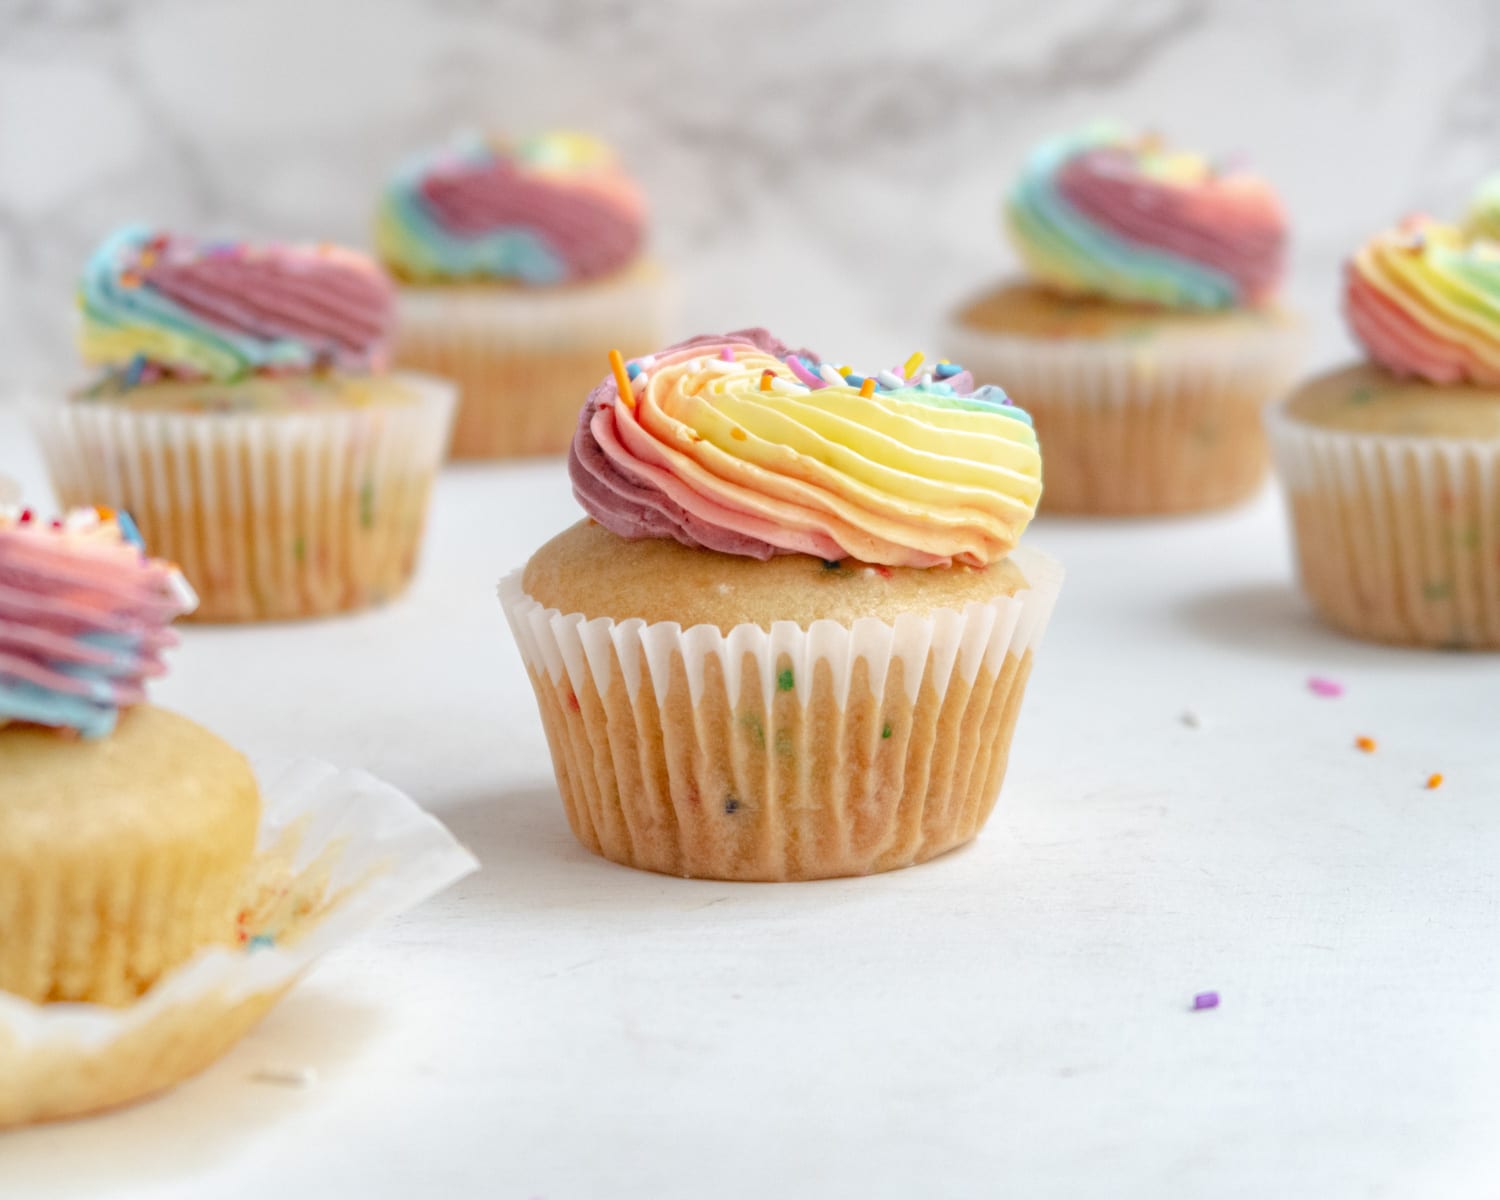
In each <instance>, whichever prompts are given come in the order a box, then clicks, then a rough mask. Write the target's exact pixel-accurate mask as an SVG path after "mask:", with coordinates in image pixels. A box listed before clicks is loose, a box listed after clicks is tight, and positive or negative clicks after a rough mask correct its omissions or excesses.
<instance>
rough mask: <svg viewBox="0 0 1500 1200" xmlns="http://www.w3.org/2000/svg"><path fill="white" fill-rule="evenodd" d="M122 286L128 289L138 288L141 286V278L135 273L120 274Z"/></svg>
mask: <svg viewBox="0 0 1500 1200" xmlns="http://www.w3.org/2000/svg"><path fill="white" fill-rule="evenodd" d="M120 286H121V287H126V288H138V287H140V286H141V277H140V276H139V275H137V274H135V273H134V272H133V271H121V272H120Z"/></svg>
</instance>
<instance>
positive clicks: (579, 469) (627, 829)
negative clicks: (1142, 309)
mask: <svg viewBox="0 0 1500 1200" xmlns="http://www.w3.org/2000/svg"><path fill="white" fill-rule="evenodd" d="M568 466H569V473H570V475H571V478H572V482H573V491H574V495H575V496H576V497H577V499H578V502H579V504H580V506H581V507H582V508H583V510H584V511H585V513H587V514H588V519H587V520H585V521H583V522H580V523H579V524H577V525H575V526H573V527H572V528H570V529H568V530H566V531H564V532H563V533H561V534H559V535H558V536H557V537H556V538H554V539H553V540H552V541H550V542H548V543H547V544H546V545H545V546H543V547H542V548H541V549H540V550H538V551H537V552H536V554H535V555H533V556H532V558H531V560H530V561H529V562H528V563H527V565H526V567H525V569H524V570H523V571H518V572H515V573H514V574H512V575H511V576H509V577H508V578H507V579H506V580H505V582H504V583H503V584H502V585H501V599H502V602H503V604H504V607H505V610H506V614H507V617H508V618H509V621H510V625H511V629H512V631H513V633H514V635H515V637H516V641H517V644H518V645H519V647H520V649H521V654H522V657H523V659H524V660H525V663H526V666H527V670H528V673H529V675H530V677H531V682H532V685H533V688H534V690H535V692H536V696H537V700H538V704H539V706H540V709H541V714H542V722H543V725H544V726H545V728H546V731H547V737H548V741H549V744H550V746H551V750H552V758H553V765H554V768H555V770H556V775H557V781H558V787H559V790H560V791H561V793H562V797H563V801H564V805H565V808H566V810H567V815H568V820H569V823H570V825H571V826H572V829H573V832H574V833H575V834H576V835H577V837H578V839H579V841H581V842H582V843H583V844H584V845H585V846H587V847H588V848H589V849H590V850H592V851H594V852H595V853H597V854H601V855H603V856H604V857H606V858H610V859H612V860H614V861H616V862H621V863H625V864H627V865H630V866H634V867H640V868H644V869H647V870H653V871H660V872H664V873H668V874H675V875H685V876H699V877H707V878H716V879H741V880H791V879H814V878H822V877H828V876H839V875H863V874H868V873H871V872H875V871H886V870H891V869H894V868H897V867H904V866H909V865H911V864H913V863H917V862H922V861H925V860H927V859H930V858H933V857H936V856H937V855H940V854H943V853H945V852H946V851H948V850H951V849H953V848H954V847H956V846H959V845H962V844H963V843H965V842H968V841H969V840H971V839H972V838H973V837H974V836H975V835H976V834H977V833H978V832H979V829H980V827H981V826H982V825H983V823H984V821H985V819H986V818H987V817H988V815H989V813H990V810H991V809H992V807H993V806H994V803H995V800H996V797H997V795H998V793H999V789H1000V784H1001V780H1002V778H1003V776H1004V772H1005V766H1006V762H1007V759H1008V755H1009V747H1010V739H1011V733H1012V730H1013V728H1014V724H1015V720H1016V716H1017V713H1018V711H1019V707H1020V703H1021V698H1022V695H1023V693H1024V691H1025V686H1026V681H1027V678H1028V676H1029V674H1030V671H1031V665H1032V657H1033V653H1034V651H1035V650H1036V648H1037V646H1038V644H1039V642H1040V639H1041V634H1042V631H1043V629H1044V627H1045V625H1046V623H1047V620H1048V617H1049V615H1050V613H1051V610H1052V606H1053V603H1054V600H1055V598H1056V595H1057V590H1058V588H1059V586H1060V583H1061V571H1060V569H1059V568H1058V566H1057V564H1056V563H1055V562H1053V561H1052V560H1050V559H1048V558H1046V557H1045V556H1044V555H1041V554H1039V553H1037V552H1035V551H1032V550H1029V549H1022V548H1020V547H1018V542H1019V539H1020V537H1021V534H1022V532H1023V531H1024V530H1025V528H1026V526H1027V524H1028V523H1029V522H1030V520H1031V517H1032V515H1033V513H1034V512H1035V510H1036V505H1037V500H1038V498H1039V497H1040V495H1041V455H1040V451H1039V448H1038V445H1037V439H1036V434H1035V433H1034V432H1033V430H1032V426H1031V422H1030V420H1029V418H1028V417H1027V415H1026V414H1025V413H1024V412H1023V411H1021V410H1020V409H1018V408H1016V407H1015V406H1014V405H1012V404H1011V403H1010V400H1009V398H1008V397H1007V396H1006V395H1005V393H1004V392H1003V391H1002V390H1001V389H999V388H996V387H991V386H978V387H976V386H975V384H974V381H973V379H972V377H971V376H970V375H969V374H968V372H966V371H964V370H963V369H962V368H961V367H959V366H957V365H955V364H952V363H946V362H944V363H937V364H934V365H932V366H930V367H929V366H925V365H924V360H923V358H922V356H921V355H920V354H918V355H913V356H912V357H911V358H910V359H908V360H907V361H906V362H905V363H904V364H902V365H900V366H894V367H892V368H890V369H887V370H884V371H877V372H873V373H868V374H866V373H861V372H856V371H855V370H853V369H852V368H850V367H847V366H835V365H833V363H832V362H830V361H827V360H825V359H823V358H821V357H820V356H819V355H817V354H814V353H812V352H810V351H807V350H801V351H793V350H792V349H791V348H790V347H788V346H786V345H784V344H783V343H781V342H779V341H777V340H776V339H775V338H773V337H771V336H770V335H769V334H767V333H766V332H765V331H764V330H759V329H754V330H742V331H739V332H736V333H730V334H725V335H713V336H705V337H698V338H694V339H691V340H690V341H686V342H682V343H679V344H678V345H676V346H672V347H670V348H668V349H666V350H663V351H660V352H658V353H656V354H654V355H647V356H645V357H641V358H637V359H633V360H629V361H626V360H625V359H623V358H622V357H621V356H619V355H618V354H616V355H614V356H613V359H612V370H611V373H610V374H609V375H607V376H606V377H605V378H604V379H603V380H602V381H601V382H600V383H599V384H598V385H597V386H596V387H595V388H594V389H593V391H592V392H591V393H590V394H589V396H588V399H587V402H586V403H585V405H584V407H583V412H582V414H581V416H580V418H579V420H578V422H577V424H576V427H575V433H574V438H573V443H572V448H571V451H570V454H569V460H568Z"/></svg>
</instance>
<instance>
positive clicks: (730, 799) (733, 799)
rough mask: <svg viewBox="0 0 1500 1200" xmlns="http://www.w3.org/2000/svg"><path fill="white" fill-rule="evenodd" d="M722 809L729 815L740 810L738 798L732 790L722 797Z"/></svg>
mask: <svg viewBox="0 0 1500 1200" xmlns="http://www.w3.org/2000/svg"><path fill="white" fill-rule="evenodd" d="M724 811H725V812H727V813H729V814H730V815H731V816H732V815H733V814H734V813H737V812H739V811H740V798H739V797H738V796H736V795H735V794H734V793H733V792H730V793H729V795H727V796H725V797H724Z"/></svg>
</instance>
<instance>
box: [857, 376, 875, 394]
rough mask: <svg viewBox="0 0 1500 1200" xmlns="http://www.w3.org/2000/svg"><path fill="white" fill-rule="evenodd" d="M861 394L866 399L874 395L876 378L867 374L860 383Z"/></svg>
mask: <svg viewBox="0 0 1500 1200" xmlns="http://www.w3.org/2000/svg"><path fill="white" fill-rule="evenodd" d="M859 394H860V395H861V396H863V397H864V398H865V399H866V400H868V399H869V398H870V397H871V396H873V395H874V394H875V380H874V379H872V378H871V377H870V376H868V375H866V376H865V381H864V382H863V383H862V384H860V385H859Z"/></svg>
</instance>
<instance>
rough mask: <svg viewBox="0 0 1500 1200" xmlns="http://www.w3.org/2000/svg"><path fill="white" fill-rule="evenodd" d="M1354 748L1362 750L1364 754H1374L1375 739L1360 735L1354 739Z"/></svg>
mask: <svg viewBox="0 0 1500 1200" xmlns="http://www.w3.org/2000/svg"><path fill="white" fill-rule="evenodd" d="M1354 748H1355V749H1356V750H1363V751H1364V752H1365V753H1366V754H1374V753H1375V739H1374V738H1372V737H1365V736H1363V735H1361V736H1359V737H1357V738H1355V739H1354Z"/></svg>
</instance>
